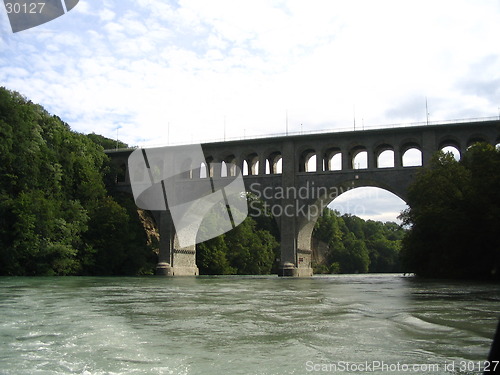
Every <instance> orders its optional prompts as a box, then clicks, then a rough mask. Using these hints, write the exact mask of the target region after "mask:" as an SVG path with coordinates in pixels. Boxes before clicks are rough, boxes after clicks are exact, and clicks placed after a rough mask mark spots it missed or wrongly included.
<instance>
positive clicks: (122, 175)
mask: <svg viewBox="0 0 500 375" xmlns="http://www.w3.org/2000/svg"><path fill="white" fill-rule="evenodd" d="M126 179H127V165H126V164H125V163H122V164H120V166H119V167H118V169H117V171H116V182H117V183H123V182H125V181H126Z"/></svg>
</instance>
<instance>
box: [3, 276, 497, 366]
mask: <svg viewBox="0 0 500 375" xmlns="http://www.w3.org/2000/svg"><path fill="white" fill-rule="evenodd" d="M499 317H500V286H499V285H496V284H488V283H470V282H469V283H466V282H449V281H421V280H416V279H413V278H408V277H403V276H402V275H352V276H325V277H322V276H317V277H313V278H308V279H288V278H278V277H273V276H269V277H213V278H209V277H198V278H170V279H167V278H158V277H144V278H118V277H110V278H94V277H60V278H55V277H54V278H22V277H17V278H0V374H2V375H7V374H9V375H14V374H15V375H17V374H29V375H32V374H44V375H45V374H47V375H49V374H50V375H52V374H82V375H91V374H92V375H94V374H218V375H224V374H263V375H264V374H266V375H270V374H326V373H330V374H333V373H336V374H342V373H372V374H406V373H413V374H476V373H480V367H481V366H483V365H484V363H483V361H484V360H485V359H486V357H487V354H488V351H489V347H490V344H491V338H492V337H493V334H494V329H495V327H496V324H497V322H498V319H499Z"/></svg>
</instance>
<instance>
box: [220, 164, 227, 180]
mask: <svg viewBox="0 0 500 375" xmlns="http://www.w3.org/2000/svg"><path fill="white" fill-rule="evenodd" d="M227 172H228V168H227V164H226V162H225V161H223V162H222V163H221V167H220V176H221V177H227V176H228V173H227Z"/></svg>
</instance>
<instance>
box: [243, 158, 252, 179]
mask: <svg viewBox="0 0 500 375" xmlns="http://www.w3.org/2000/svg"><path fill="white" fill-rule="evenodd" d="M241 170H242V173H243V176H248V173H249V170H250V169H249V168H248V162H247V161H246V160H243V168H242V169H241Z"/></svg>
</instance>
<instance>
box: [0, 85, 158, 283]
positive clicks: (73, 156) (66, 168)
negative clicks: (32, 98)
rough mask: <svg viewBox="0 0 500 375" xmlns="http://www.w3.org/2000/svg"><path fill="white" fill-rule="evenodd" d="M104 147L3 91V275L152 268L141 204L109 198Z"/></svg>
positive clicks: (0, 169)
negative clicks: (141, 221)
mask: <svg viewBox="0 0 500 375" xmlns="http://www.w3.org/2000/svg"><path fill="white" fill-rule="evenodd" d="M93 138H96V137H93ZM101 138H103V137H101ZM101 141H102V139H101ZM102 150H103V148H102V147H101V146H100V145H98V144H97V143H96V142H95V139H94V140H91V139H89V137H87V136H85V135H82V134H78V133H75V132H72V131H71V130H70V128H69V126H68V125H67V124H65V123H64V122H62V121H61V119H59V118H58V117H56V116H51V115H50V114H49V113H47V112H46V111H45V110H44V109H43V108H42V107H41V106H39V105H36V104H33V103H31V102H29V101H28V100H26V99H25V98H24V97H22V96H21V95H19V94H18V93H15V92H10V91H8V90H6V89H5V88H0V275H74V274H82V273H83V274H137V273H141V272H144V269H147V268H148V262H149V258H150V256H151V250H150V249H146V245H145V241H144V242H143V239H144V238H142V237H141V233H142V235H143V232H144V231H143V230H142V229H141V228H139V226H138V225H137V224H138V223H137V220H135V221H134V220H133V214H134V212H135V215H136V216H137V212H136V210H135V207H134V208H133V209H131V207H130V206H129V207H126V206H124V204H123V202H122V203H121V204H118V203H117V202H116V201H115V200H114V199H113V198H110V197H109V196H107V195H108V192H107V191H106V189H105V184H104V182H103V177H104V173H105V171H106V165H107V164H106V163H107V157H106V155H105V154H104V153H103V151H102ZM136 219H137V218H136ZM115 230H116V232H113V231H115Z"/></svg>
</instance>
